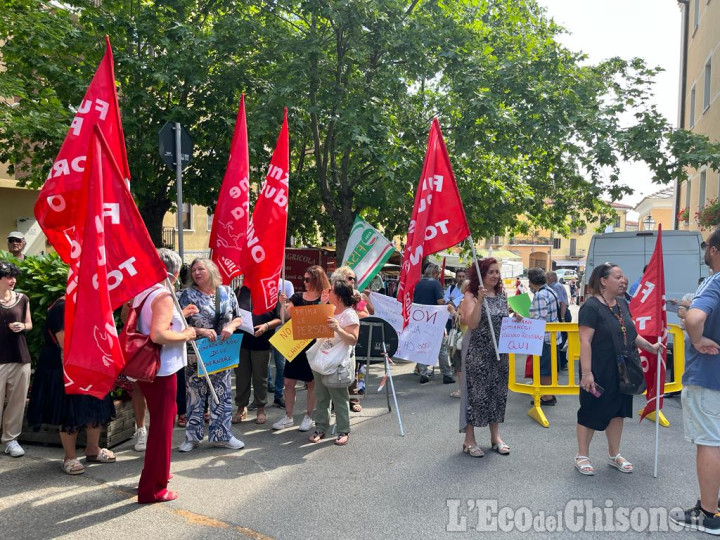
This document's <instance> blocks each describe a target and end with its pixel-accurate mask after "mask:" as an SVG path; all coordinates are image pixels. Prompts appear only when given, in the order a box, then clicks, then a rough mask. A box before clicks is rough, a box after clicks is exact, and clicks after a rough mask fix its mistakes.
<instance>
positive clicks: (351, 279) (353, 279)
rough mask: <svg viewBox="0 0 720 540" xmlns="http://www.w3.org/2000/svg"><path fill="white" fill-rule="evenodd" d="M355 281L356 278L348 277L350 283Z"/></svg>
mask: <svg viewBox="0 0 720 540" xmlns="http://www.w3.org/2000/svg"><path fill="white" fill-rule="evenodd" d="M355 279H356V278H355V276H350V277H348V281H355Z"/></svg>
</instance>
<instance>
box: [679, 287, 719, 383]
mask: <svg viewBox="0 0 720 540" xmlns="http://www.w3.org/2000/svg"><path fill="white" fill-rule="evenodd" d="M690 309H699V310H702V311H703V312H704V313H705V315H706V317H707V318H706V319H705V327H704V330H703V336H704V337H707V338H710V339H712V340H713V341H715V342H716V343H718V342H720V273H716V274H713V275H712V276H710V277H709V278H707V279H705V281H703V283H702V285H700V287H699V288H698V290H697V292H696V293H695V298H694V299H693V301H692V304H691V305H690ZM682 382H683V385H689V384H692V385H696V386H702V387H705V388H710V389H711V390H720V354H715V355H713V354H702V353H700V352H699V351H698V350H697V349H695V347H693V344H692V343H691V342H690V340H689V339H688V340H687V341H686V342H685V373H684V374H683V378H682Z"/></svg>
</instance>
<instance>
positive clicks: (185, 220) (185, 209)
mask: <svg viewBox="0 0 720 540" xmlns="http://www.w3.org/2000/svg"><path fill="white" fill-rule="evenodd" d="M182 225H183V230H185V231H191V230H192V228H193V227H192V205H191V204H190V203H183V205H182Z"/></svg>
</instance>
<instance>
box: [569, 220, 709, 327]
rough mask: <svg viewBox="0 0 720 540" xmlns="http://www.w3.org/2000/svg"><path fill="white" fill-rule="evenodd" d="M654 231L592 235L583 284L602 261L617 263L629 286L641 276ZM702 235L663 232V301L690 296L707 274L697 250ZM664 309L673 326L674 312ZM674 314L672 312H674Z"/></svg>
mask: <svg viewBox="0 0 720 540" xmlns="http://www.w3.org/2000/svg"><path fill="white" fill-rule="evenodd" d="M656 238H657V231H637V232H617V233H605V234H596V235H594V236H593V237H592V240H590V247H589V248H588V255H587V263H586V265H585V276H584V278H583V282H584V283H585V285H587V283H588V281H589V280H590V274H592V271H593V268H595V267H596V266H598V265H600V264H603V263H605V262H611V263H614V264H617V265H619V266H620V268H622V270H623V273H624V274H625V275H626V276H627V278H628V280H629V282H630V283H629V285H630V286H632V285H633V283H634V282H635V281H636V280H637V279H638V278H639V277H641V276H642V272H643V268H644V267H645V265H646V264H648V263H649V262H650V257H652V254H653V250H654V249H655V240H656ZM701 242H702V236H701V235H700V233H699V232H697V231H663V233H662V247H663V262H664V265H665V298H666V299H667V300H669V301H671V300H675V301H680V299H681V298H682V297H683V296H684V295H685V294H686V293H694V292H695V290H696V289H697V287H698V283H699V281H701V280H702V279H704V278H706V277H707V276H708V275H710V272H709V268H708V267H707V266H706V265H705V262H704V260H703V257H704V254H703V251H702V249H700V243H701ZM672 305H673V304H672V303H671V304H670V305H669V306H668V307H669V309H668V323H675V324H677V323H678V322H679V321H678V318H677V313H676V311H677V310H676V309H675V310H673V309H672ZM674 311H675V312H674Z"/></svg>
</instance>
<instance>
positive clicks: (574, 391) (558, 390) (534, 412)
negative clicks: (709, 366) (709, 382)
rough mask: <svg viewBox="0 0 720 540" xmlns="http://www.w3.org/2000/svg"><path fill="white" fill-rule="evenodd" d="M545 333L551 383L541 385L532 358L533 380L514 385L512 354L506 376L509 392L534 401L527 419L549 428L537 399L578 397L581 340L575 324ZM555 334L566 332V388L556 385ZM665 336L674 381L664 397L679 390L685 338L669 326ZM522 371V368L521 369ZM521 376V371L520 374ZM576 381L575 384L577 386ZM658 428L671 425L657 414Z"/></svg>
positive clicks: (552, 325)
mask: <svg viewBox="0 0 720 540" xmlns="http://www.w3.org/2000/svg"><path fill="white" fill-rule="evenodd" d="M545 329H546V330H547V331H548V332H550V340H551V342H550V355H551V366H552V367H551V372H552V375H551V377H552V378H551V383H550V384H545V385H543V384H540V357H539V356H533V359H532V367H533V378H532V383H520V382H518V381H517V372H516V363H517V362H516V358H515V355H514V354H510V355H509V356H510V358H509V363H510V366H509V368H510V370H509V374H508V389H509V390H510V391H512V392H516V393H518V394H527V395H529V396H531V397H532V398H533V406H532V407H531V408H530V410H529V411H528V416H530V418H532V419H533V420H535V421H536V422H537V423H538V424H540V425H541V426H543V427H550V422H548V419H547V418H546V416H545V413H544V412H543V410H542V409H541V407H540V396H543V395H547V394H553V395H565V396H567V395H570V396H577V395H579V394H580V385H579V377H577V369H579V368H580V362H579V359H580V338H579V336H578V326H577V323H548V324H547V326H546V327H545ZM556 332H567V334H568V350H567V359H568V371H567V378H568V382H567V383H566V384H560V383H559V382H558V369H557V365H558V358H557V339H556ZM668 334H669V335H672V336H673V377H674V380H673V381H671V382H669V383H665V393H669V392H679V391H680V390H681V389H682V374H683V372H684V371H685V334H684V333H683V331H682V329H681V328H680V327H679V326H678V325H676V324H671V325H670V328H668ZM523 356H524V355H523ZM523 370H524V367H523ZM523 375H524V371H523ZM576 381H577V382H576ZM647 418H648V419H651V420H654V419H655V415H654V413H652V414H650V415H648V416H647ZM660 424H661V425H663V426H665V427H667V426H669V425H670V423H669V422H668V421H667V419H666V418H665V416H664V415H663V414H662V411H660Z"/></svg>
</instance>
